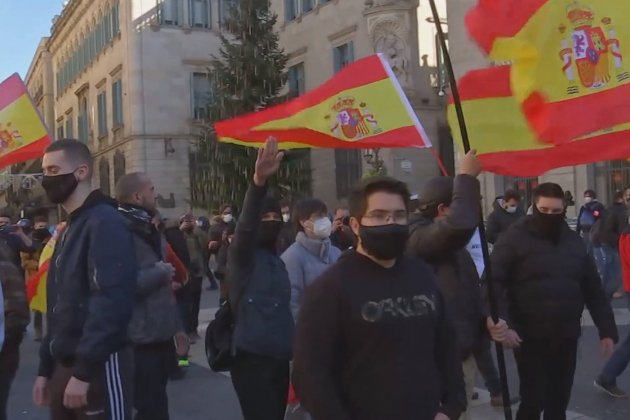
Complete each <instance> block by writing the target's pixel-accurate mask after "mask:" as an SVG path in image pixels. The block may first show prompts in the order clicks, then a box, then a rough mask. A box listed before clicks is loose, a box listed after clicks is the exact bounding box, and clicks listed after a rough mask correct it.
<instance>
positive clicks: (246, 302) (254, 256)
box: [228, 139, 294, 420]
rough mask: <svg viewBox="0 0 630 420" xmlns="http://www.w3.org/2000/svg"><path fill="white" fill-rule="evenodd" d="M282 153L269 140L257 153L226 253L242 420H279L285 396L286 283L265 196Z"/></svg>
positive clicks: (275, 211)
mask: <svg viewBox="0 0 630 420" xmlns="http://www.w3.org/2000/svg"><path fill="white" fill-rule="evenodd" d="M283 155H284V154H283V153H282V152H278V144H277V142H276V140H274V139H270V140H268V141H267V143H266V145H265V147H264V149H260V150H259V152H258V159H257V160H256V169H255V172H254V179H253V183H252V185H250V187H249V189H248V190H247V194H246V195H245V201H244V203H243V211H242V214H241V217H240V218H239V221H238V223H237V224H236V231H235V234H234V239H233V240H232V243H231V244H230V248H229V252H228V284H229V288H230V289H229V303H230V305H231V309H232V312H233V313H234V314H235V318H236V324H235V327H234V341H233V345H234V351H235V353H236V361H235V362H234V364H233V365H232V367H231V369H230V373H231V377H232V384H233V385H234V390H235V391H236V395H237V396H238V400H239V402H240V405H241V410H242V412H243V417H244V418H245V420H283V419H284V414H285V408H286V404H287V396H288V392H289V361H290V360H291V358H292V354H293V335H294V323H293V315H292V314H291V306H290V300H291V283H290V282H289V274H288V273H287V270H286V268H285V266H284V263H283V262H282V260H281V259H280V257H279V256H278V253H277V247H276V246H277V241H278V236H279V235H280V231H281V230H282V213H281V211H280V203H279V202H278V200H276V199H274V198H272V197H268V196H267V180H268V179H269V178H270V177H271V176H272V175H274V174H275V173H276V172H277V171H278V168H279V167H280V161H281V160H282V157H283Z"/></svg>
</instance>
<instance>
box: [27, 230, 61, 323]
mask: <svg viewBox="0 0 630 420" xmlns="http://www.w3.org/2000/svg"><path fill="white" fill-rule="evenodd" d="M62 231H63V227H58V228H57V229H56V230H55V232H54V233H53V236H52V238H51V239H50V240H49V241H48V242H47V243H46V245H45V246H44V249H42V253H41V255H40V257H39V269H38V270H37V273H35V274H33V276H32V277H31V278H30V279H28V281H27V282H26V295H27V297H28V303H29V306H30V308H31V310H33V311H38V312H41V313H46V311H47V301H46V296H47V295H46V286H47V278H48V268H49V267H50V261H51V259H52V256H53V254H54V252H55V244H56V243H57V238H58V237H59V235H60V234H61V233H62Z"/></svg>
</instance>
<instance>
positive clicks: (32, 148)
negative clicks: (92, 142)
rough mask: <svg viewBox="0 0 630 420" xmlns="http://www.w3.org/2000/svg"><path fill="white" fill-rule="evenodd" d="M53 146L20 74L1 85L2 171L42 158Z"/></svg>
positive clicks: (0, 135) (0, 147) (0, 166)
mask: <svg viewBox="0 0 630 420" xmlns="http://www.w3.org/2000/svg"><path fill="white" fill-rule="evenodd" d="M49 143H50V136H49V135H48V131H47V130H46V126H45V125H44V123H43V121H42V119H41V117H40V115H39V113H38V112H37V109H36V108H35V106H34V105H33V101H32V100H31V97H30V96H29V94H28V91H27V89H26V86H25V85H24V82H23V81H22V79H21V78H20V76H19V75H18V74H17V73H16V74H14V75H13V76H11V77H9V78H8V79H6V80H5V81H4V82H2V83H0V168H3V167H6V166H9V165H13V164H14V163H18V162H24V161H27V160H30V159H35V158H38V157H40V156H42V155H43V153H44V149H45V148H46V146H47V145H48V144H49Z"/></svg>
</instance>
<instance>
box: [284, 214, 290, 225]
mask: <svg viewBox="0 0 630 420" xmlns="http://www.w3.org/2000/svg"><path fill="white" fill-rule="evenodd" d="M289 220H291V215H290V214H289V213H282V221H283V222H284V223H289Z"/></svg>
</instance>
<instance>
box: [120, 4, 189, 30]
mask: <svg viewBox="0 0 630 420" xmlns="http://www.w3.org/2000/svg"><path fill="white" fill-rule="evenodd" d="M175 7H177V4H176V5H175ZM175 12H176V13H177V9H175ZM176 16H177V14H176ZM111 21H112V34H113V35H118V34H119V33H120V17H119V16H118V4H114V5H113V6H112V11H111Z"/></svg>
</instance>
